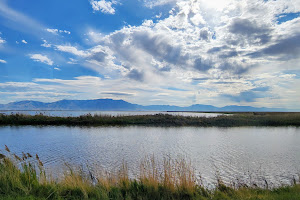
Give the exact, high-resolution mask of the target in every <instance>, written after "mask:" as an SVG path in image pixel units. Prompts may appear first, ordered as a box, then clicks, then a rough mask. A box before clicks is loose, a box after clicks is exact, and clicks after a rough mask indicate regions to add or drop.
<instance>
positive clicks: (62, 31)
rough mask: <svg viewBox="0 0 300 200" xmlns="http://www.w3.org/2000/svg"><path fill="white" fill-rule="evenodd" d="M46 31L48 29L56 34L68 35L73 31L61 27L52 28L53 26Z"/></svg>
mask: <svg viewBox="0 0 300 200" xmlns="http://www.w3.org/2000/svg"><path fill="white" fill-rule="evenodd" d="M46 31H48V32H49V33H52V34H55V35H57V34H58V33H65V34H68V35H70V34H71V32H70V31H67V30H59V29H52V28H47V29H46Z"/></svg>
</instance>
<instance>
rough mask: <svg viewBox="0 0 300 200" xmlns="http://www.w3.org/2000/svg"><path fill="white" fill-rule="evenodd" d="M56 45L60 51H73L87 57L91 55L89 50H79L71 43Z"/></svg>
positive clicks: (77, 54)
mask: <svg viewBox="0 0 300 200" xmlns="http://www.w3.org/2000/svg"><path fill="white" fill-rule="evenodd" d="M55 47H56V49H57V50H58V51H63V52H67V53H71V54H74V55H76V56H81V57H87V56H88V55H89V53H88V52H86V51H83V50H78V49H77V48H76V47H74V46H71V45H56V46H55Z"/></svg>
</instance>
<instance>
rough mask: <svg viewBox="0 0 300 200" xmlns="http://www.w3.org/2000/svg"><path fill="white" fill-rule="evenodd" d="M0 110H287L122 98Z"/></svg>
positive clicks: (30, 104)
mask: <svg viewBox="0 0 300 200" xmlns="http://www.w3.org/2000/svg"><path fill="white" fill-rule="evenodd" d="M0 110H99V111H113V110H114V111H204V112H209V111H210V112H217V111H223V112H224V111H225V112H226V111H228V112H229V111H233V112H234V111H237V112H246V111H251V112H252V111H262V112H263V111H273V112H276V111H289V110H287V109H283V108H264V107H263V108H256V107H251V106H235V105H231V106H225V107H215V106H212V105H202V104H194V105H191V106H187V107H180V106H171V105H150V106H142V105H138V104H132V103H129V102H126V101H124V100H113V99H95V100H60V101H56V102H52V103H43V102H39V101H18V102H12V103H8V104H0Z"/></svg>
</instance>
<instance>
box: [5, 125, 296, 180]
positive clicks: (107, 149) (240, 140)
mask: <svg viewBox="0 0 300 200" xmlns="http://www.w3.org/2000/svg"><path fill="white" fill-rule="evenodd" d="M4 145H7V146H8V147H9V148H10V149H11V151H12V152H15V153H17V154H19V155H20V154H21V153H22V152H23V151H24V152H26V153H27V152H29V153H31V154H35V153H38V154H39V157H40V158H41V160H42V161H43V162H44V165H45V167H46V168H48V169H52V170H53V171H55V169H57V168H59V167H61V166H62V165H63V163H64V162H67V163H69V164H71V165H73V166H85V165H86V164H87V163H88V164H89V166H91V167H93V166H101V167H103V168H104V169H107V170H111V169H115V168H116V167H118V166H120V165H121V164H122V162H123V161H125V162H126V163H128V165H129V167H130V168H129V170H130V171H131V174H133V175H134V172H135V171H136V170H138V169H139V164H140V161H141V160H142V159H144V158H145V157H147V156H152V155H154V156H155V158H157V159H158V160H162V159H163V157H165V156H170V157H172V158H178V157H184V158H186V159H187V160H190V161H191V163H192V165H193V166H194V168H195V170H196V172H197V175H199V176H200V175H201V177H202V178H203V181H204V183H205V184H206V185H210V184H211V183H214V182H215V180H216V173H217V174H219V175H220V176H221V177H222V178H223V180H224V181H225V182H227V183H230V182H231V181H234V180H237V179H239V180H242V181H245V182H250V181H255V182H258V183H261V184H263V183H264V179H266V180H267V181H268V182H269V183H270V185H273V186H276V185H280V184H289V183H290V182H291V180H292V178H293V177H298V174H299V173H300V128H295V127H275V128H274V127H271V128H270V127H237V128H201V127H200V128H199V127H180V128H177V127H176V128H162V127H160V128H158V127H135V126H131V127H65V126H58V127H53V126H45V127H38V126H17V127H14V126H3V127H0V148H1V151H2V153H3V152H4V151H3V149H4Z"/></svg>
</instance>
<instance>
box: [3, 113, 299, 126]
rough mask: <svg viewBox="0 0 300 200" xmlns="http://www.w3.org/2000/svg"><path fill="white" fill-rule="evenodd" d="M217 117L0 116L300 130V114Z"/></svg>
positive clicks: (30, 121) (22, 120) (20, 121)
mask: <svg viewBox="0 0 300 200" xmlns="http://www.w3.org/2000/svg"><path fill="white" fill-rule="evenodd" d="M226 114H230V115H220V116H217V117H189V116H180V115H168V114H156V115H136V116H116V117H115V116H101V115H94V116H92V115H90V114H88V115H83V116H79V117H54V116H45V115H42V114H39V115H34V116H31V115H24V114H13V115H4V114H0V125H55V126H59V125H65V126H132V125H134V126H197V127H238V126H300V113H289V112H287V113H284V112H282V113H278V112H276V113H271V112H270V113H265V112H264V113H263V112H249V113H226Z"/></svg>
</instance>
